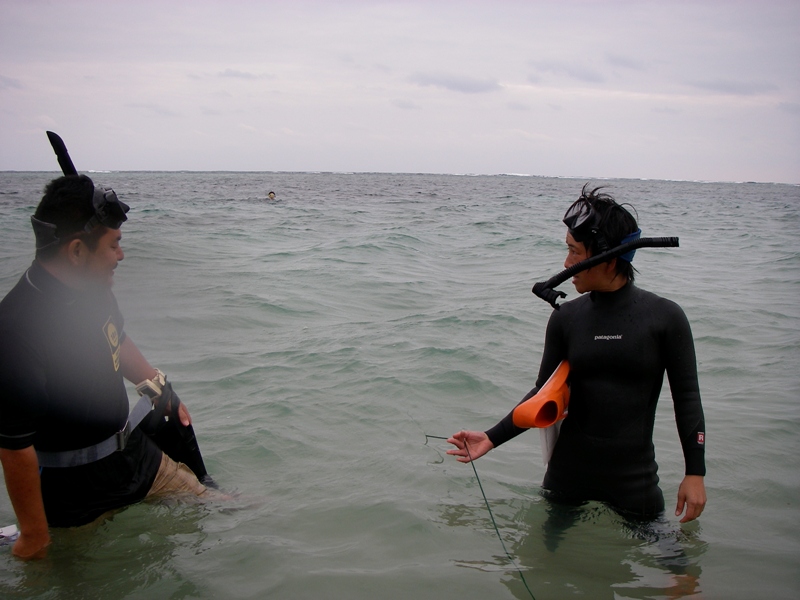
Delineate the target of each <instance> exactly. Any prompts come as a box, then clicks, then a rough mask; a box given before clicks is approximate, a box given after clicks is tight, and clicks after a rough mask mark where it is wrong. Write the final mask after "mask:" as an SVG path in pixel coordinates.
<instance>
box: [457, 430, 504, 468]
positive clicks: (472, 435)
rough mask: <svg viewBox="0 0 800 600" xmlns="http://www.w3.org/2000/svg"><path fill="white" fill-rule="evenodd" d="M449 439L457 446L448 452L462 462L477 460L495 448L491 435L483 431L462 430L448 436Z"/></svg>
mask: <svg viewBox="0 0 800 600" xmlns="http://www.w3.org/2000/svg"><path fill="white" fill-rule="evenodd" d="M447 441H448V443H450V444H453V445H454V446H455V447H456V449H455V450H448V451H447V453H448V454H450V455H451V456H455V457H456V460H457V461H458V462H462V463H468V462H470V461H473V460H477V459H479V458H480V457H481V456H483V455H484V454H486V453H487V452H489V450H491V449H492V448H494V444H493V443H492V441H491V440H490V439H489V436H487V435H486V434H485V433H484V432H483V431H463V430H462V431H459V432H458V433H456V434H455V435H453V437H451V438H448V440H447Z"/></svg>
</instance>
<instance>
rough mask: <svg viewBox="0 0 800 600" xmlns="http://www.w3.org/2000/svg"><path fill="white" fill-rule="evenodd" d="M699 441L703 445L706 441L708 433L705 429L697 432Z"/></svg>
mask: <svg viewBox="0 0 800 600" xmlns="http://www.w3.org/2000/svg"><path fill="white" fill-rule="evenodd" d="M697 443H698V444H700V445H701V446H702V445H703V444H705V443H706V434H705V432H704V431H698V432H697Z"/></svg>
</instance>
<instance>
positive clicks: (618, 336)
mask: <svg viewBox="0 0 800 600" xmlns="http://www.w3.org/2000/svg"><path fill="white" fill-rule="evenodd" d="M621 339H622V334H621V333H618V334H616V335H596V336H594V341H595V342H596V341H597V340H621Z"/></svg>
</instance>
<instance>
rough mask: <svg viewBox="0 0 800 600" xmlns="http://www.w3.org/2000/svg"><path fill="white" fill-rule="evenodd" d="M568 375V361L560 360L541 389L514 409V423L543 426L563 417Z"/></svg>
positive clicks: (567, 390)
mask: <svg viewBox="0 0 800 600" xmlns="http://www.w3.org/2000/svg"><path fill="white" fill-rule="evenodd" d="M568 376H569V363H568V362H567V361H565V360H562V361H561V362H560V363H559V365H558V367H556V370H555V371H553V374H552V375H550V379H548V380H547V381H546V382H545V384H544V385H543V386H542V389H540V390H539V391H538V392H536V394H535V395H534V396H532V397H531V398H528V399H527V400H526V401H525V402H523V403H522V404H520V405H519V406H517V408H515V409H514V414H513V415H512V416H513V418H514V425H516V426H517V427H525V428H530V427H541V428H544V427H550V425H552V424H553V423H555V422H556V421H559V420H560V419H563V418H564V417H565V416H566V412H567V407H568V406H569V386H568V385H567V377H568Z"/></svg>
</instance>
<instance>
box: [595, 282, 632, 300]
mask: <svg viewBox="0 0 800 600" xmlns="http://www.w3.org/2000/svg"><path fill="white" fill-rule="evenodd" d="M632 291H633V284H632V283H631V282H630V280H628V283H626V284H625V285H623V286H622V287H621V288H619V289H618V290H614V291H613V292H597V291H592V292H589V298H591V300H592V302H593V303H594V304H595V305H597V306H611V305H612V304H616V303H618V302H621V301H622V300H625V299H626V298H627V297H628V296H630V294H631V292H632Z"/></svg>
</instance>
